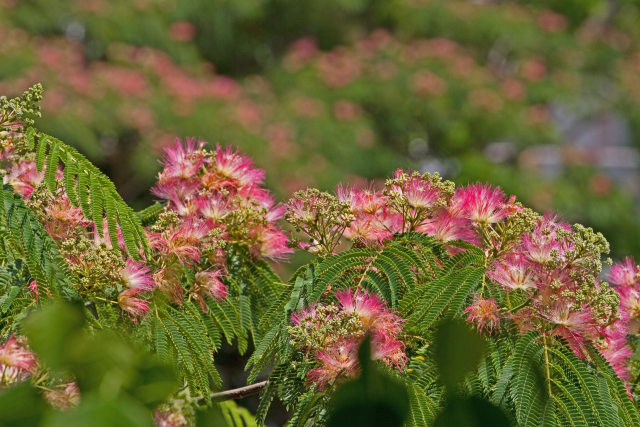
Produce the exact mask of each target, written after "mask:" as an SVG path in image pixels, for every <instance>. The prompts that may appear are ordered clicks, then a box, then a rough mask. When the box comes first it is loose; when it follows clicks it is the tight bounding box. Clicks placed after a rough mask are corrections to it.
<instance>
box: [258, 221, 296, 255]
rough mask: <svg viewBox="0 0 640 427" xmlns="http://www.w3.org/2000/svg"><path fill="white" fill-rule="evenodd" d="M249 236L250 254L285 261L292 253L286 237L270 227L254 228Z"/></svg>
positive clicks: (278, 230)
mask: <svg viewBox="0 0 640 427" xmlns="http://www.w3.org/2000/svg"><path fill="white" fill-rule="evenodd" d="M249 236H250V240H249V241H250V243H251V244H250V249H251V252H253V253H254V254H256V255H260V256H262V257H264V258H270V259H285V258H286V257H287V256H288V255H289V254H290V253H292V252H293V249H291V248H290V247H289V246H288V243H287V242H288V240H289V239H288V237H287V235H286V234H284V233H283V232H282V231H281V230H280V229H278V228H276V227H274V226H272V225H270V226H266V227H265V226H257V227H254V228H253V229H252V230H251V231H250V232H249Z"/></svg>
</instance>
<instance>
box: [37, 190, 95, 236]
mask: <svg viewBox="0 0 640 427" xmlns="http://www.w3.org/2000/svg"><path fill="white" fill-rule="evenodd" d="M45 213H46V217H45V221H44V228H45V229H46V230H47V232H48V233H49V234H50V235H51V236H53V237H55V238H57V239H65V238H67V237H70V236H72V235H73V234H74V232H76V231H77V230H78V229H79V228H86V227H87V226H89V225H90V224H92V222H91V221H89V220H87V219H86V218H85V217H84V215H83V213H82V209H80V208H78V207H75V206H73V205H72V204H71V201H70V200H69V198H68V197H67V195H66V194H60V195H58V196H57V197H56V198H55V199H54V200H53V201H52V202H51V203H49V204H48V205H47V207H46V208H45Z"/></svg>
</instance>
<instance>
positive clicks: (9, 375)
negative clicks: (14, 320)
mask: <svg viewBox="0 0 640 427" xmlns="http://www.w3.org/2000/svg"><path fill="white" fill-rule="evenodd" d="M36 363H37V362H36V355H35V354H34V353H32V352H30V351H29V350H28V349H27V347H26V345H25V344H24V343H23V342H22V341H21V340H18V339H16V337H15V336H13V335H12V336H11V337H9V339H8V340H7V342H5V343H4V345H3V346H0V384H3V385H11V384H15V383H17V382H20V381H24V380H25V379H27V377H29V375H31V374H33V373H34V372H35V369H36Z"/></svg>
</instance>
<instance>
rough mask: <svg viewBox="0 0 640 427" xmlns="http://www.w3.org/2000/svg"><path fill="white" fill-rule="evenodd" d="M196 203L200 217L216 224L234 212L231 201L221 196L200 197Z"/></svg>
mask: <svg viewBox="0 0 640 427" xmlns="http://www.w3.org/2000/svg"><path fill="white" fill-rule="evenodd" d="M194 203H195V205H196V206H197V209H198V212H199V213H200V215H202V216H203V217H204V218H207V219H212V220H214V221H216V222H218V221H222V220H223V219H224V218H225V217H226V216H227V215H229V213H230V212H231V211H232V210H233V206H232V204H231V203H230V201H229V199H228V198H225V197H223V196H222V195H220V194H216V195H210V196H201V197H198V198H197V199H195V201H194Z"/></svg>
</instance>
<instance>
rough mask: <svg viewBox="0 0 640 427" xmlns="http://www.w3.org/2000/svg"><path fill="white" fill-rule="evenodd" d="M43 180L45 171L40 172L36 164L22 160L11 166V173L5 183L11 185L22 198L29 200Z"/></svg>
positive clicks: (6, 176) (7, 175)
mask: <svg viewBox="0 0 640 427" xmlns="http://www.w3.org/2000/svg"><path fill="white" fill-rule="evenodd" d="M43 179H44V171H41V172H38V170H37V168H36V162H34V161H33V160H22V161H19V162H17V163H14V164H12V165H11V168H10V170H9V173H8V174H6V175H5V176H4V183H5V184H10V185H11V186H12V187H13V190H14V191H15V192H16V193H17V194H19V195H20V196H21V197H22V198H24V199H28V198H29V197H30V196H31V193H33V190H34V189H35V188H36V187H37V186H38V185H39V184H40V183H41V182H42V180H43Z"/></svg>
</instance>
